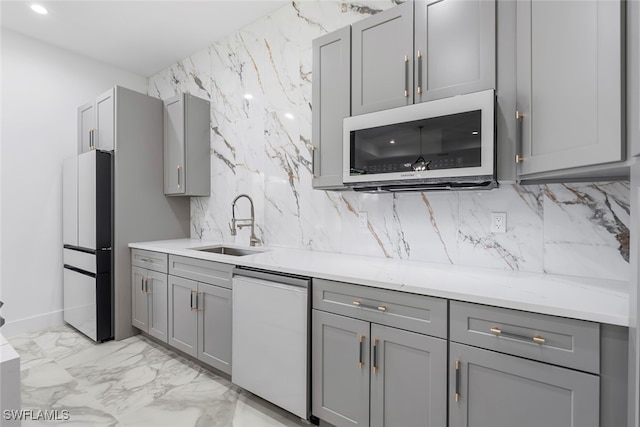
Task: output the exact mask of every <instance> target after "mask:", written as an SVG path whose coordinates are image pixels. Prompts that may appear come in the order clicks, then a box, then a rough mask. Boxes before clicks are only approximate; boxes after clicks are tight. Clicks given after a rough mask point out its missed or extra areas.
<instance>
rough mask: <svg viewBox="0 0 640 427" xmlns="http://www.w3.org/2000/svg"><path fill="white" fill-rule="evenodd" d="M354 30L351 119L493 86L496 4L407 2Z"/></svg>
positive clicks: (459, 0) (481, 0)
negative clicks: (364, 114)
mask: <svg viewBox="0 0 640 427" xmlns="http://www.w3.org/2000/svg"><path fill="white" fill-rule="evenodd" d="M414 8H415V10H414ZM352 31H353V47H352V50H353V73H352V83H351V84H352V89H351V90H352V100H351V112H352V114H353V115H358V114H363V113H370V112H373V111H380V110H385V109H389V108H394V107H401V106H404V105H409V104H412V103H414V102H415V103H417V102H424V101H429V100H433V99H439V98H444V97H448V96H455V95H460V94H464V93H470V92H477V91H481V90H485V89H494V88H495V86H496V83H495V82H496V71H495V70H496V51H495V45H496V5H495V1H493V0H416V1H415V2H406V3H403V4H401V5H399V6H397V7H394V8H391V9H388V10H385V11H383V12H381V13H378V14H376V15H374V16H372V17H370V18H367V19H364V20H362V21H359V22H356V23H354V24H353V26H352Z"/></svg>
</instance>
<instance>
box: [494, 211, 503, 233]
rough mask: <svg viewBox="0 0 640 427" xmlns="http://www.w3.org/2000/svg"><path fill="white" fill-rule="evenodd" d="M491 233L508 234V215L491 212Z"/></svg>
mask: <svg viewBox="0 0 640 427" xmlns="http://www.w3.org/2000/svg"><path fill="white" fill-rule="evenodd" d="M491 232H492V233H506V232H507V213H506V212H491Z"/></svg>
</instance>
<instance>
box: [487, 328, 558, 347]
mask: <svg viewBox="0 0 640 427" xmlns="http://www.w3.org/2000/svg"><path fill="white" fill-rule="evenodd" d="M489 330H490V331H491V333H492V334H494V335H496V336H505V337H507V338H514V339H517V340H520V341H527V342H529V341H533V342H535V343H538V344H544V343H545V342H547V340H546V339H544V338H542V337H541V336H540V335H534V336H533V337H529V336H527V335H520V334H514V333H513V332H504V331H503V330H502V329H500V328H491V329H489Z"/></svg>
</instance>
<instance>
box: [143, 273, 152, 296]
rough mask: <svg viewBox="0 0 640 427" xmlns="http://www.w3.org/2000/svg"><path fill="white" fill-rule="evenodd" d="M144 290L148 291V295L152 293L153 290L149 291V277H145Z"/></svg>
mask: <svg viewBox="0 0 640 427" xmlns="http://www.w3.org/2000/svg"><path fill="white" fill-rule="evenodd" d="M144 290H145V291H146V294H147V295H151V291H149V278H148V277H145V279H144Z"/></svg>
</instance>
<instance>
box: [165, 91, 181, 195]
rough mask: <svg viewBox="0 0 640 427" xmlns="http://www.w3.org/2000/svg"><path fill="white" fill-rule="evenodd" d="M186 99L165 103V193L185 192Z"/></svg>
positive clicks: (175, 99) (171, 100) (178, 98)
mask: <svg viewBox="0 0 640 427" xmlns="http://www.w3.org/2000/svg"><path fill="white" fill-rule="evenodd" d="M184 144H185V140H184V97H183V96H176V97H173V98H171V99H169V100H167V101H165V102H164V193H165V194H183V193H184V192H185V185H184V182H185V174H184V166H185V164H184V163H185V162H184V160H185V151H184V150H185V146H184Z"/></svg>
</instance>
